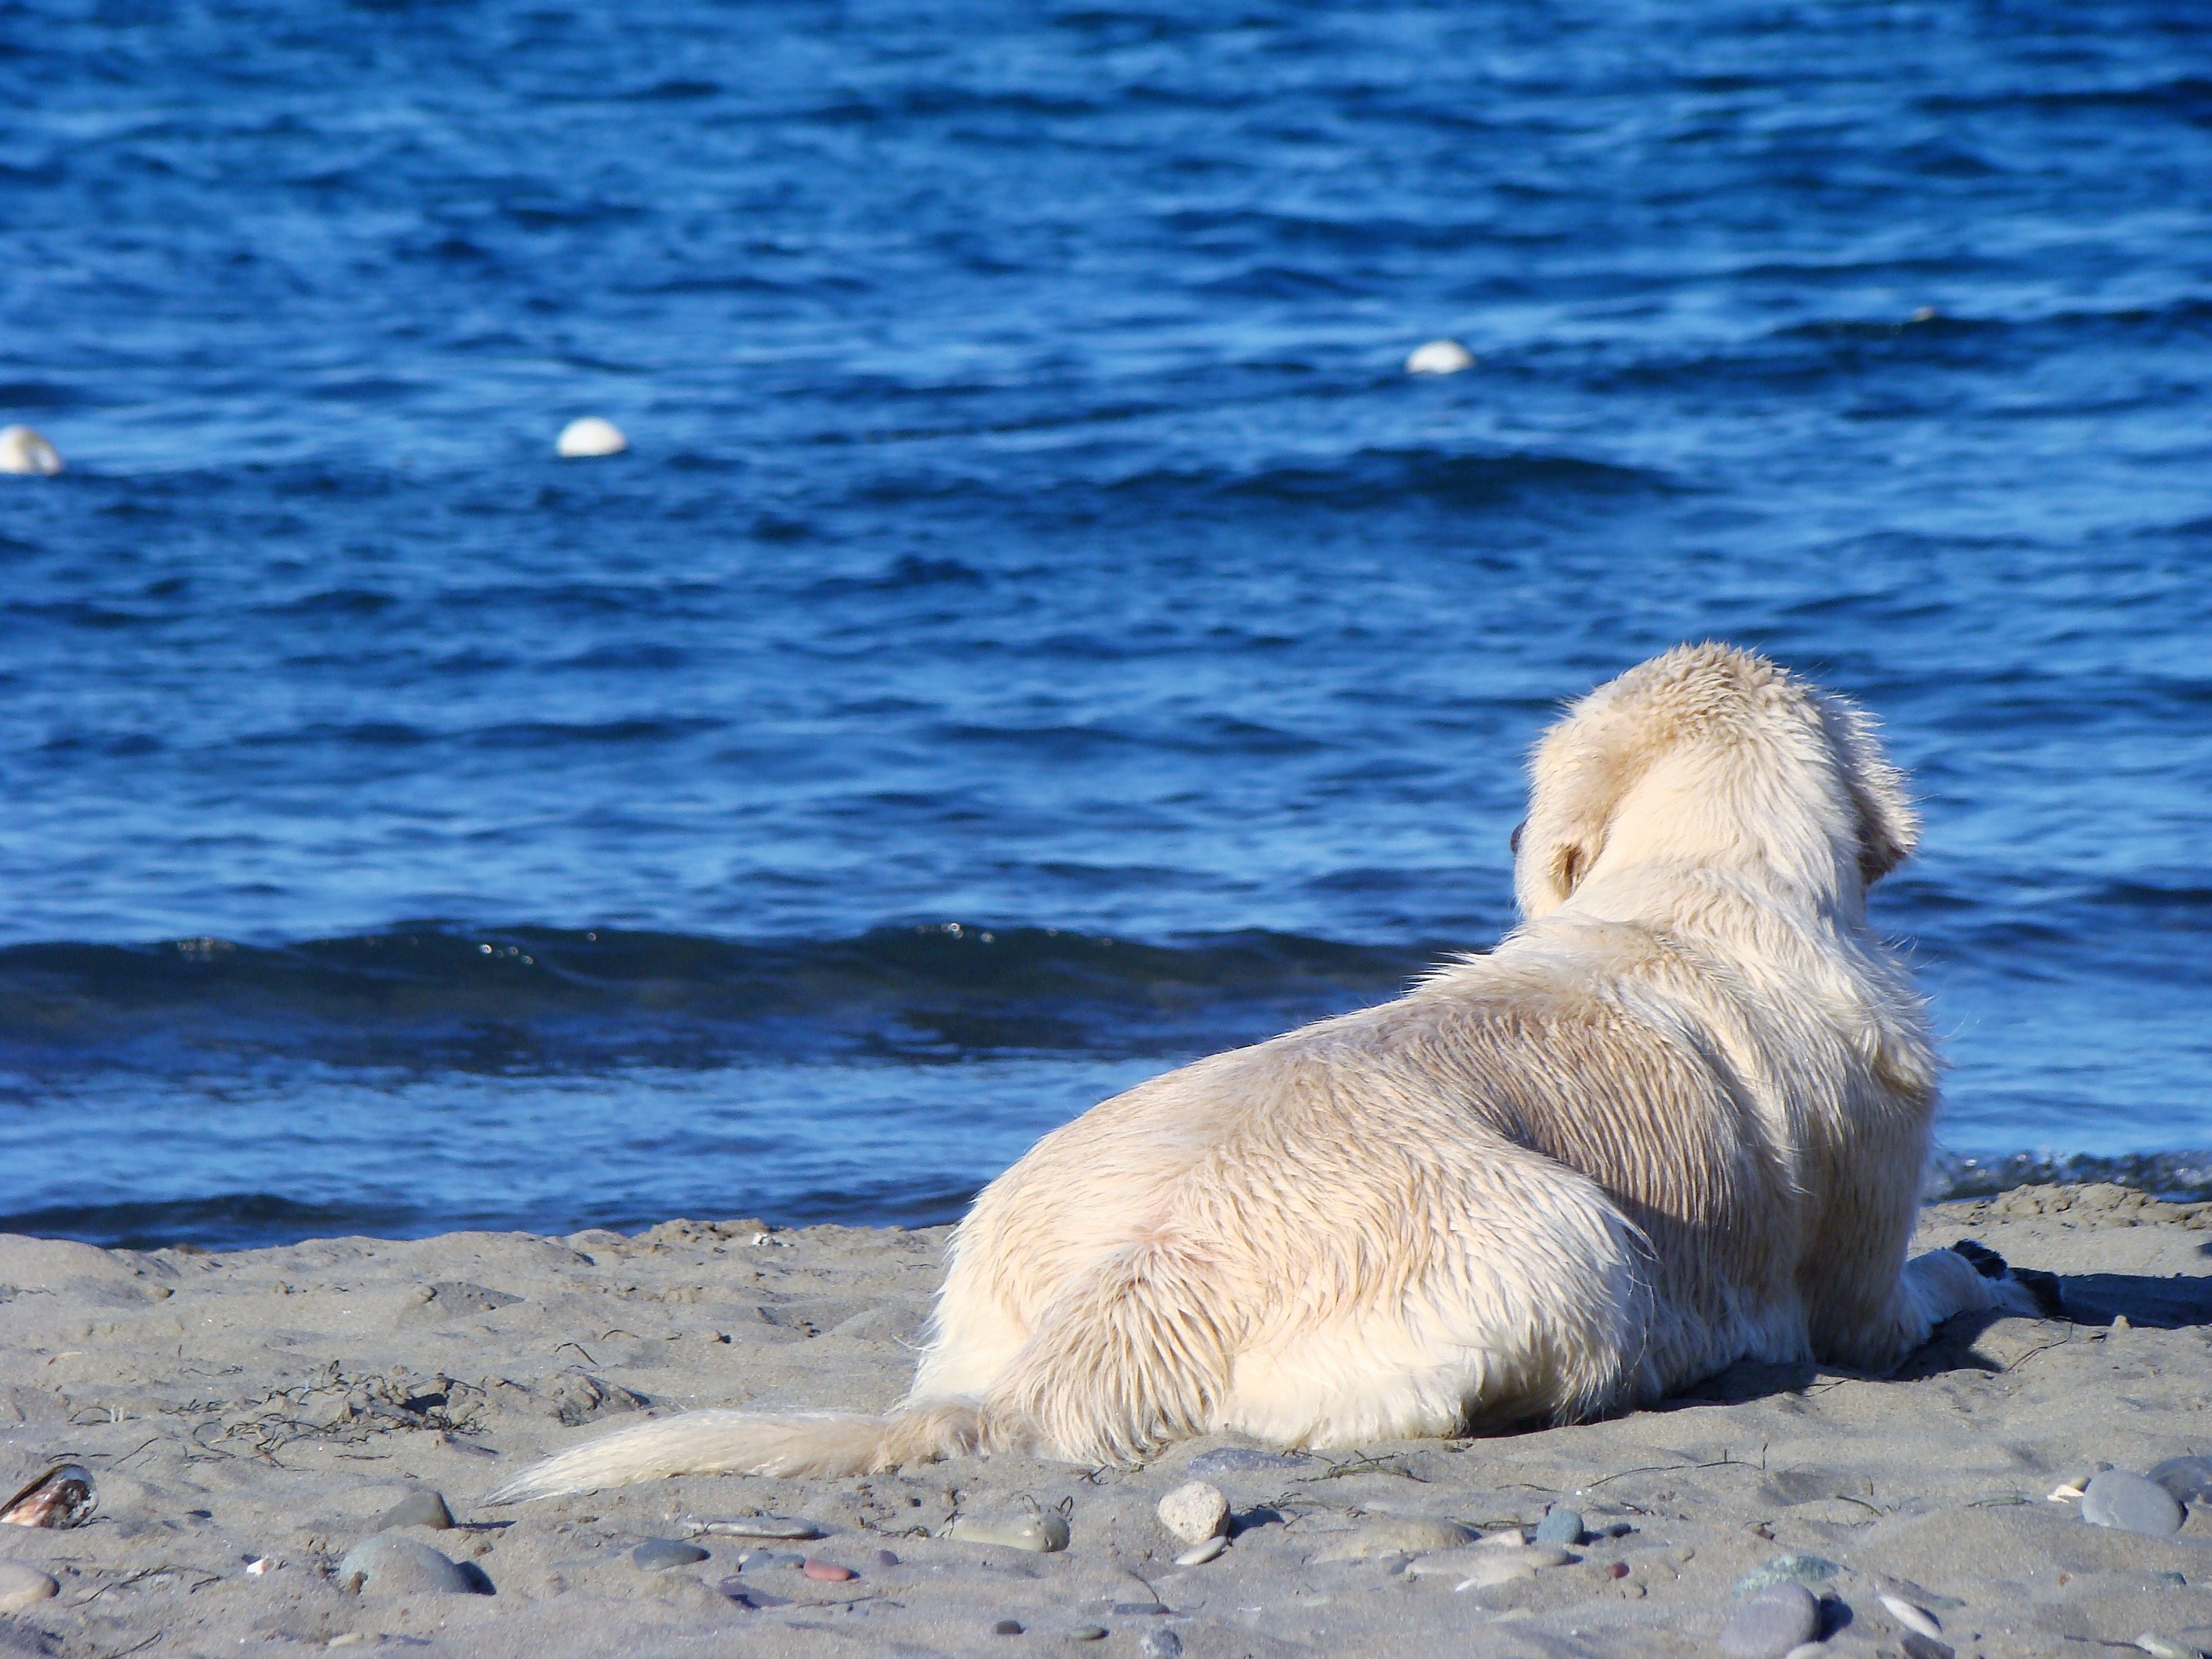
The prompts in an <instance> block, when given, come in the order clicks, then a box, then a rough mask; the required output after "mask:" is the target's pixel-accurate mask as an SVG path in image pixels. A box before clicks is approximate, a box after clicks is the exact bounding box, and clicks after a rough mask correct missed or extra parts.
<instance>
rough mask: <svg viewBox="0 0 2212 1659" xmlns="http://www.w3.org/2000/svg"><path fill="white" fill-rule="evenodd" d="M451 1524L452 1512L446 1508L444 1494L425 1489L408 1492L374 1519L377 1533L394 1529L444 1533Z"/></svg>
mask: <svg viewBox="0 0 2212 1659" xmlns="http://www.w3.org/2000/svg"><path fill="white" fill-rule="evenodd" d="M452 1526H453V1511H452V1510H449V1509H447V1507H446V1498H445V1494H444V1493H442V1492H431V1491H430V1490H428V1488H427V1487H426V1488H425V1489H424V1490H422V1491H421V1492H409V1493H408V1494H407V1496H406V1497H404V1498H401V1499H400V1500H399V1501H398V1503H397V1504H393V1505H392V1507H391V1508H390V1509H388V1510H385V1512H384V1513H383V1514H381V1515H380V1516H377V1517H376V1529H377V1531H379V1532H389V1531H390V1530H391V1529H392V1528H394V1527H428V1528H430V1529H431V1530H432V1531H433V1532H445V1531H447V1530H448V1529H449V1528H451V1527H452Z"/></svg>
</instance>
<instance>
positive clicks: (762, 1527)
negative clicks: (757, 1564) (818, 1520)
mask: <svg viewBox="0 0 2212 1659" xmlns="http://www.w3.org/2000/svg"><path fill="white" fill-rule="evenodd" d="M684 1530H685V1531H686V1532H688V1533H690V1534H693V1535H694V1536H696V1535H697V1534H700V1533H702V1532H703V1533H711V1534H713V1535H714V1536H715V1537H717V1538H819V1537H821V1536H822V1528H819V1527H817V1526H816V1525H815V1524H814V1523H813V1522H811V1521H793V1520H792V1519H790V1518H789V1517H788V1516H781V1515H745V1516H738V1518H737V1519H736V1520H734V1521H693V1522H689V1523H687V1524H686V1525H685V1527H684Z"/></svg>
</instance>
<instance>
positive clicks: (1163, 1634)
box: [1137, 1628, 1182, 1659]
mask: <svg viewBox="0 0 2212 1659" xmlns="http://www.w3.org/2000/svg"><path fill="white" fill-rule="evenodd" d="M1137 1651H1138V1652H1139V1653H1141V1654H1143V1655H1144V1656H1145V1659H1181V1655H1182V1637H1180V1636H1177V1635H1176V1633H1175V1632H1173V1631H1171V1630H1168V1629H1165V1628H1162V1629H1159V1630H1148V1631H1146V1632H1145V1636H1144V1639H1143V1640H1142V1641H1140V1642H1139V1643H1138V1644H1137Z"/></svg>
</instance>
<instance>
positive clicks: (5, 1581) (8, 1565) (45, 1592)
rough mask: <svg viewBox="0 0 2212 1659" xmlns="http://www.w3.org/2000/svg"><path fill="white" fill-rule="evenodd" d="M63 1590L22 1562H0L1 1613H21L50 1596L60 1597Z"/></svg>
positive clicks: (35, 1569)
mask: <svg viewBox="0 0 2212 1659" xmlns="http://www.w3.org/2000/svg"><path fill="white" fill-rule="evenodd" d="M61 1588H62V1587H61V1585H60V1584H58V1583H56V1582H55V1581H54V1579H53V1578H52V1577H50V1576H49V1575H48V1574H46V1573H43V1572H40V1571H39V1570H38V1569H37V1568H36V1567H33V1566H27V1565H25V1564H24V1563H22V1562H21V1561H0V1613H21V1612H22V1610H23V1609H24V1608H25V1607H35V1606H36V1605H37V1604H38V1603H40V1602H41V1601H45V1600H46V1598H47V1597H48V1596H51V1595H59V1594H60V1593H61Z"/></svg>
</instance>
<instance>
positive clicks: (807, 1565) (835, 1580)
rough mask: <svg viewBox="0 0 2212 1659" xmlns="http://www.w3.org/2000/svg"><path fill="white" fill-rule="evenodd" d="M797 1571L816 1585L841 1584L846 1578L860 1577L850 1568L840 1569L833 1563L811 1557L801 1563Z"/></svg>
mask: <svg viewBox="0 0 2212 1659" xmlns="http://www.w3.org/2000/svg"><path fill="white" fill-rule="evenodd" d="M799 1571H801V1572H803V1573H805V1575H806V1576H807V1577H809V1578H811V1579H813V1580H814V1581H815V1582H816V1583H822V1584H842V1583H844V1582H845V1581H846V1580H847V1579H848V1578H857V1577H860V1574H858V1573H856V1572H854V1571H853V1570H852V1568H850V1567H841V1566H839V1565H837V1564H836V1562H835V1561H817V1560H815V1559H812V1558H811V1557H809V1558H808V1559H806V1560H805V1561H803V1562H801V1563H800V1564H799Z"/></svg>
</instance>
